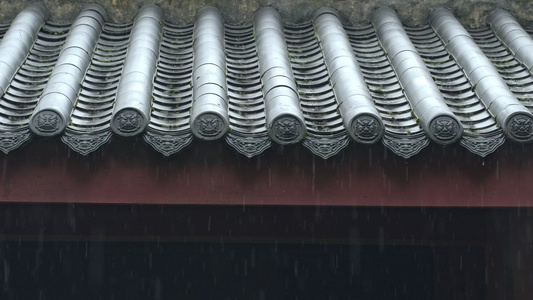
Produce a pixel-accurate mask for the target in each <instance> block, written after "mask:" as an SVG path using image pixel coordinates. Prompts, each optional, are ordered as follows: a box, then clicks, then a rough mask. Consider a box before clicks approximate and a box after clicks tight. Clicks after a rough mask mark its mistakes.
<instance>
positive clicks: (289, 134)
mask: <svg viewBox="0 0 533 300" xmlns="http://www.w3.org/2000/svg"><path fill="white" fill-rule="evenodd" d="M301 130H302V125H301V124H300V122H298V120H296V119H295V118H293V117H290V116H287V117H281V118H279V119H277V120H276V121H274V124H273V125H272V132H273V133H274V136H275V137H276V139H278V140H279V141H281V142H287V143H292V142H297V141H298V138H299V137H300V136H301Z"/></svg>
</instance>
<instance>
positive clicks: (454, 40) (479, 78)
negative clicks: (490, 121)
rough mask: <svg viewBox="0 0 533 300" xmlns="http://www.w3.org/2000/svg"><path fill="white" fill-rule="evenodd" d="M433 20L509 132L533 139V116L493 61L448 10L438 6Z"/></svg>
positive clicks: (518, 138)
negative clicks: (506, 82)
mask: <svg viewBox="0 0 533 300" xmlns="http://www.w3.org/2000/svg"><path fill="white" fill-rule="evenodd" d="M430 23H431V26H433V28H435V31H436V32H437V34H438V35H439V36H440V38H441V39H442V40H443V41H444V43H445V44H446V48H447V49H448V51H449V52H450V53H451V54H452V55H453V56H454V58H455V60H456V61H457V63H458V64H459V65H460V66H461V67H462V68H463V70H464V72H465V74H466V76H467V77H468V78H469V80H470V82H471V83H472V85H473V86H474V89H475V91H476V93H477V95H478V96H479V98H480V99H481V101H483V103H484V104H485V107H487V109H488V110H489V111H490V113H491V114H492V115H493V116H494V117H495V119H496V121H497V122H498V124H500V126H501V127H502V129H503V131H504V133H505V135H506V136H507V137H508V138H510V139H511V140H514V141H517V142H529V141H532V140H533V115H532V114H531V112H530V111H529V110H528V109H527V108H525V107H524V106H523V105H522V104H521V103H520V102H519V101H518V100H517V99H516V97H515V96H514V95H513V94H512V92H511V91H510V90H509V87H508V86H507V85H506V84H505V82H504V81H503V79H502V78H501V76H500V74H499V73H498V71H497V70H496V68H495V67H494V66H493V65H492V63H491V61H490V60H489V59H488V58H487V57H486V56H485V55H484V54H483V51H482V50H481V49H480V48H479V47H478V46H477V45H476V44H475V43H474V41H473V40H472V37H471V36H470V34H468V32H467V31H466V30H465V29H464V28H463V27H462V26H461V24H460V23H459V21H457V19H456V18H455V17H454V15H453V13H452V12H451V11H449V10H448V9H445V8H438V9H436V10H434V11H433V13H432V14H431V15H430Z"/></svg>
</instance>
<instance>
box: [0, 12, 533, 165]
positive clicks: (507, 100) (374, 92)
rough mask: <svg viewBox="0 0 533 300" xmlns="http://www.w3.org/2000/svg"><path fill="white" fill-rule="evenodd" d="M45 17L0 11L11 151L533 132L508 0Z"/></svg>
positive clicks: (4, 135)
mask: <svg viewBox="0 0 533 300" xmlns="http://www.w3.org/2000/svg"><path fill="white" fill-rule="evenodd" d="M47 18H48V12H47V10H46V8H45V7H44V6H42V5H40V4H31V5H29V6H28V7H27V8H26V9H24V10H23V11H22V12H21V13H20V14H19V15H18V16H17V17H16V18H15V20H14V21H13V22H12V24H11V25H1V26H0V32H1V33H2V42H1V44H0V96H1V98H0V149H1V150H2V151H3V152H4V153H8V152H9V151H12V150H14V149H16V148H18V147H20V146H21V145H23V144H24V143H25V142H27V141H29V140H30V139H31V138H32V137H33V136H42V137H51V136H61V139H62V140H63V141H64V142H65V143H66V144H67V145H69V146H70V147H71V148H72V149H73V150H75V151H77V152H79V153H81V154H84V155H85V154H88V153H90V152H92V151H95V150H96V149H98V147H100V146H101V145H103V144H104V143H106V142H107V141H108V140H109V139H110V138H111V137H112V136H124V137H131V136H139V135H142V136H143V137H144V140H145V141H146V142H147V143H149V144H150V145H152V146H153V147H154V149H156V150H157V151H159V152H161V153H163V154H164V155H171V154H174V153H176V152H179V151H180V150H181V149H183V148H184V147H185V146H187V145H189V144H190V143H191V141H192V140H193V138H197V139H203V140H217V139H222V138H224V139H225V140H226V141H227V142H228V143H229V144H230V145H231V146H233V147H234V148H235V149H236V150H237V151H239V152H240V153H243V154H244V155H246V156H248V157H252V156H254V155H258V154H260V153H261V152H263V151H264V150H265V149H267V148H268V147H269V146H270V145H271V143H279V144H294V143H302V144H303V145H304V146H305V147H307V148H308V149H310V150H311V151H312V152H313V153H315V154H316V155H318V156H320V157H323V158H328V157H330V156H332V155H335V154H336V153H338V152H339V151H340V150H342V149H343V148H344V147H345V146H346V145H347V144H348V143H349V142H350V141H353V142H355V143H361V144H374V143H378V142H382V143H383V144H384V145H385V146H387V147H388V148H390V149H391V150H392V151H393V152H395V153H396V154H398V155H400V156H402V157H406V158H408V157H410V156H412V155H414V154H416V153H418V152H419V151H420V150H422V149H423V148H424V147H425V146H427V145H428V144H429V142H430V141H432V142H435V143H438V144H440V145H449V144H453V143H457V142H459V143H460V144H461V145H463V146H465V147H466V148H468V149H469V150H471V151H472V152H474V153H476V154H479V155H481V156H485V155H487V154H489V153H491V152H493V151H495V150H496V149H497V148H498V147H499V146H500V145H501V144H503V143H504V141H505V139H510V140H511V141H512V142H517V143H527V142H530V141H532V140H533V115H532V110H533V75H532V73H531V68H532V67H533V52H532V51H531V49H533V40H532V39H531V36H530V34H529V33H528V32H527V31H525V30H524V29H523V28H522V27H521V26H520V25H519V24H518V23H517V22H516V21H515V19H513V17H512V16H511V14H510V13H509V12H507V11H505V10H502V9H497V10H495V11H493V13H492V14H491V15H490V17H489V19H488V24H487V27H485V28H478V29H465V28H464V27H463V26H462V25H461V24H460V23H459V22H458V21H457V19H456V18H455V17H454V15H453V13H452V12H451V11H449V10H447V9H445V8H436V9H435V10H434V11H433V12H432V13H431V15H430V16H429V18H428V24H427V25H426V26H422V27H417V28H414V27H405V26H404V25H402V23H401V21H400V19H399V18H398V16H397V15H396V13H395V12H394V11H393V10H392V9H390V8H387V7H382V8H379V9H377V10H376V11H375V12H374V15H373V19H372V22H371V23H370V24H366V25H360V26H352V25H347V24H342V23H341V21H340V20H339V17H338V15H337V13H336V12H335V11H334V10H332V9H329V8H322V9H320V10H319V11H317V12H316V14H315V17H314V19H313V20H310V22H309V23H306V24H301V25H287V24H284V23H283V20H282V19H281V16H280V15H279V13H278V12H277V11H276V10H274V9H272V8H263V9H261V10H259V11H258V12H257V13H256V15H255V18H254V23H253V24H249V25H240V26H233V25H230V24H225V23H224V19H223V18H222V16H221V14H220V13H219V12H218V10H216V9H215V8H212V7H205V8H203V9H201V10H199V11H198V13H197V16H196V21H195V23H194V24H191V25H188V26H176V25H173V24H171V23H168V22H165V21H164V18H163V13H162V11H161V9H160V8H159V7H157V6H154V5H146V6H144V7H142V8H141V9H140V11H139V13H138V15H137V17H136V19H135V20H134V22H133V23H128V24H113V23H110V22H106V13H105V11H104V9H102V8H101V7H100V6H98V5H89V6H87V7H86V8H85V9H84V10H83V11H82V12H81V13H80V14H79V16H78V17H77V18H76V20H75V21H74V22H73V23H69V24H59V23H54V22H51V21H47Z"/></svg>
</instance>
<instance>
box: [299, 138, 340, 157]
mask: <svg viewBox="0 0 533 300" xmlns="http://www.w3.org/2000/svg"><path fill="white" fill-rule="evenodd" d="M349 142H350V140H349V138H348V136H347V135H346V134H344V135H343V136H340V137H322V138H319V137H314V136H308V137H307V139H305V141H304V142H303V145H304V146H305V147H306V148H307V149H309V150H311V152H313V154H315V155H317V156H320V157H322V158H323V159H328V158H330V157H332V156H334V155H335V154H337V153H339V152H340V151H341V150H342V149H344V148H345V147H346V146H348V143H349Z"/></svg>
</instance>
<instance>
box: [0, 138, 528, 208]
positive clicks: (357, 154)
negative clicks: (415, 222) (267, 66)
mask: <svg viewBox="0 0 533 300" xmlns="http://www.w3.org/2000/svg"><path fill="white" fill-rule="evenodd" d="M532 149H533V146H518V145H513V144H512V143H509V142H508V143H506V144H505V145H504V146H502V147H501V148H500V149H499V150H498V151H497V152H496V153H494V154H491V155H489V156H488V157H486V158H480V157H478V156H476V155H474V154H472V153H470V152H469V151H468V150H466V149H464V148H462V147H461V146H458V145H457V146H453V147H447V148H442V147H440V146H435V145H431V146H429V147H428V148H426V149H424V150H423V151H422V153H420V154H418V155H417V156H415V157H413V158H411V159H409V160H404V159H403V158H400V157H398V156H396V155H394V154H392V152H390V151H389V150H387V149H386V148H385V147H384V146H382V145H375V146H372V147H363V146H358V145H353V144H352V145H350V146H349V147H348V148H346V149H345V150H344V151H343V152H342V153H340V154H339V155H337V156H335V157H333V158H331V159H329V160H322V159H320V158H318V157H315V156H313V155H312V154H310V153H309V151H308V150H306V149H305V148H303V147H302V146H291V147H284V148H281V147H280V148H273V149H268V150H267V151H266V153H264V154H263V155H261V156H259V157H256V158H253V159H248V158H246V157H244V156H242V155H239V154H237V153H235V152H234V151H233V150H232V148H231V147H229V146H228V145H226V144H225V143H224V142H216V143H202V142H194V143H193V145H191V146H189V147H188V148H187V149H185V150H184V151H182V152H181V153H178V154H176V155H174V156H171V157H170V158H165V157H163V156H162V155H160V154H159V153H156V152H155V151H153V150H152V149H151V148H150V146H148V145H146V144H145V143H144V142H143V141H140V140H139V141H135V140H119V139H115V140H114V141H113V142H112V143H109V144H107V145H105V146H104V147H103V148H102V149H100V150H98V151H97V152H95V153H92V154H90V155H88V156H87V157H83V156H81V155H78V154H76V153H74V152H72V151H70V150H69V149H68V147H67V146H65V145H64V144H62V143H61V142H60V141H58V140H35V141H32V142H31V143H30V144H29V145H27V146H26V147H24V148H22V149H19V150H16V151H14V152H13V153H12V154H9V155H2V157H1V158H0V170H1V172H2V173H1V182H0V184H1V186H0V201H1V202H46V203H58V202H68V203H141V204H222V205H329V206H331V205H333V206H460V207H464V206H475V207H487V206H504V207H515V206H532V205H533V175H532V174H533V166H532V164H531V154H530V153H531V150H532Z"/></svg>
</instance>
